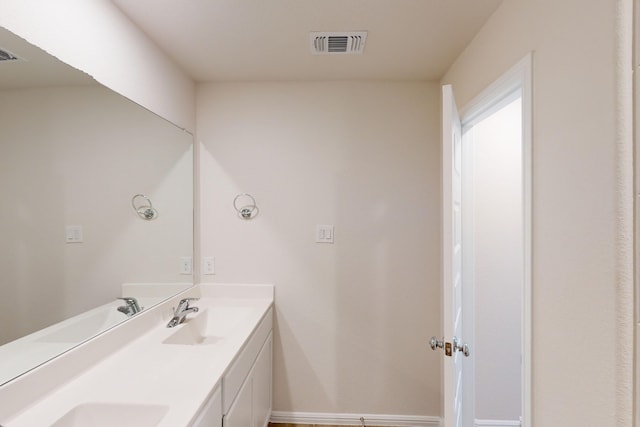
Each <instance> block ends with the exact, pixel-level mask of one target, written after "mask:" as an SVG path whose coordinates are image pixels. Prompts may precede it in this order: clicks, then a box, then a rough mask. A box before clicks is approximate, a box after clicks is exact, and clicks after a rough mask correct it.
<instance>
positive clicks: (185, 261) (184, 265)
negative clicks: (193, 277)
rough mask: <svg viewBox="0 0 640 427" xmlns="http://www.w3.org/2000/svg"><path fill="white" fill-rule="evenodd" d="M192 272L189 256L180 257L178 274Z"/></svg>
mask: <svg viewBox="0 0 640 427" xmlns="http://www.w3.org/2000/svg"><path fill="white" fill-rule="evenodd" d="M191 273H193V263H192V260H191V257H190V256H183V257H180V274H191Z"/></svg>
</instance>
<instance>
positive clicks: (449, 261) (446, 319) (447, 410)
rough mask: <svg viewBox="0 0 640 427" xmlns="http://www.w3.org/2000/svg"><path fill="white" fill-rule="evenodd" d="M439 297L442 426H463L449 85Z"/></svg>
mask: <svg viewBox="0 0 640 427" xmlns="http://www.w3.org/2000/svg"><path fill="white" fill-rule="evenodd" d="M442 135H443V137H442V250H443V253H442V261H443V265H442V267H443V268H442V272H443V273H442V295H443V310H442V313H443V337H442V338H441V339H437V338H432V340H431V348H433V349H434V350H435V349H438V348H441V349H443V350H444V359H445V360H444V427H462V408H463V406H462V405H463V402H462V384H463V381H462V375H463V370H462V357H464V356H465V355H466V356H468V354H469V350H468V347H467V346H466V345H464V344H463V343H462V341H461V339H462V130H461V126H460V117H459V114H458V110H457V107H456V103H455V100H454V98H453V91H452V88H451V86H450V85H445V86H443V87H442Z"/></svg>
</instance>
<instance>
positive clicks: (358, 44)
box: [309, 31, 367, 55]
mask: <svg viewBox="0 0 640 427" xmlns="http://www.w3.org/2000/svg"><path fill="white" fill-rule="evenodd" d="M309 36H310V40H311V52H312V53H313V54H314V55H349V54H352V55H353V54H362V53H363V52H364V45H365V42H366V40H367V32H366V31H352V32H347V33H336V32H332V33H326V32H325V33H321V32H312V33H310V34H309Z"/></svg>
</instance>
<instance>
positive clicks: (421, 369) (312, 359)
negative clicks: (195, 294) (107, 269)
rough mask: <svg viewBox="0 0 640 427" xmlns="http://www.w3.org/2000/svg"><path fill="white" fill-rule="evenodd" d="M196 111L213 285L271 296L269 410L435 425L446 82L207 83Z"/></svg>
mask: <svg viewBox="0 0 640 427" xmlns="http://www.w3.org/2000/svg"><path fill="white" fill-rule="evenodd" d="M197 111H198V124H197V128H198V134H197V138H198V139H199V140H200V141H201V142H202V146H201V153H200V179H201V188H200V200H201V205H202V206H201V211H200V213H201V222H202V224H201V239H202V255H203V256H215V257H216V269H217V274H216V276H204V280H211V279H215V281H219V282H272V283H274V284H275V286H276V329H275V330H276V332H275V345H274V351H275V359H274V401H273V409H274V410H275V411H296V412H327V413H378V414H402V415H438V414H439V412H440V405H441V401H440V399H441V396H440V363H441V360H440V359H441V355H440V354H437V353H435V352H431V350H430V349H428V344H427V342H428V338H429V337H430V336H431V335H434V334H438V333H439V331H440V330H441V328H440V284H439V277H440V273H439V271H440V255H439V253H440V250H439V244H440V231H439V225H440V184H439V183H440V169H439V163H440V151H439V146H440V141H439V134H440V130H439V87H438V85H437V84H434V83H383V82H380V83H365V82H352V83H348V82H333V83H332V82H326V83H254V84H251V83H247V84H208V85H202V86H199V88H198V105H197ZM241 192H248V193H251V194H252V195H253V196H254V197H255V199H256V201H257V204H258V206H259V208H260V214H259V216H258V217H257V218H255V219H254V220H252V221H242V220H240V219H239V218H238V217H237V214H236V212H235V211H234V209H233V206H232V202H233V199H234V197H235V196H236V194H238V193H241ZM316 224H333V225H335V244H317V243H315V242H314V235H315V227H316Z"/></svg>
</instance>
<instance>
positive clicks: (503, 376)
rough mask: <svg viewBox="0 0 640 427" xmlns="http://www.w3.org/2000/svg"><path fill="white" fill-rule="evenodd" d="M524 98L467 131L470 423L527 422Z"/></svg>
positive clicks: (513, 426) (486, 426)
mask: <svg viewBox="0 0 640 427" xmlns="http://www.w3.org/2000/svg"><path fill="white" fill-rule="evenodd" d="M522 134H523V133H522V90H521V89H520V88H517V89H516V90H514V91H513V92H512V93H510V94H508V95H507V96H506V97H504V98H502V99H500V100H498V101H497V102H494V103H493V104H491V105H490V106H489V108H487V109H486V110H485V112H484V113H483V114H482V115H481V116H479V117H477V118H476V119H475V120H473V121H470V122H465V121H463V123H462V158H463V163H464V164H463V171H464V173H463V182H462V205H463V206H464V208H463V210H462V212H463V231H462V239H463V243H462V246H463V263H464V266H463V269H462V271H463V282H464V286H463V292H464V293H465V294H466V295H464V296H463V298H464V302H463V307H464V313H463V317H464V318H466V319H470V320H471V321H465V322H464V326H463V328H466V329H467V330H466V331H464V335H465V336H466V337H467V341H468V342H470V345H471V347H472V348H473V349H474V357H473V358H471V359H469V360H466V361H465V363H466V364H468V365H469V366H468V367H467V368H466V370H467V371H469V372H470V375H469V376H472V380H473V381H470V387H469V391H468V395H469V399H468V402H472V403H471V405H470V407H469V408H468V411H465V412H467V423H465V425H473V426H474V427H497V426H510V427H518V426H520V419H521V416H522V397H521V390H522V378H521V377H522V366H521V360H522V346H521V342H522V324H521V323H522V289H523V283H522V282H523V277H524V266H523V260H524V255H523V252H524V251H523V247H524V236H523V203H522V200H523V186H522V176H523V174H522Z"/></svg>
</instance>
